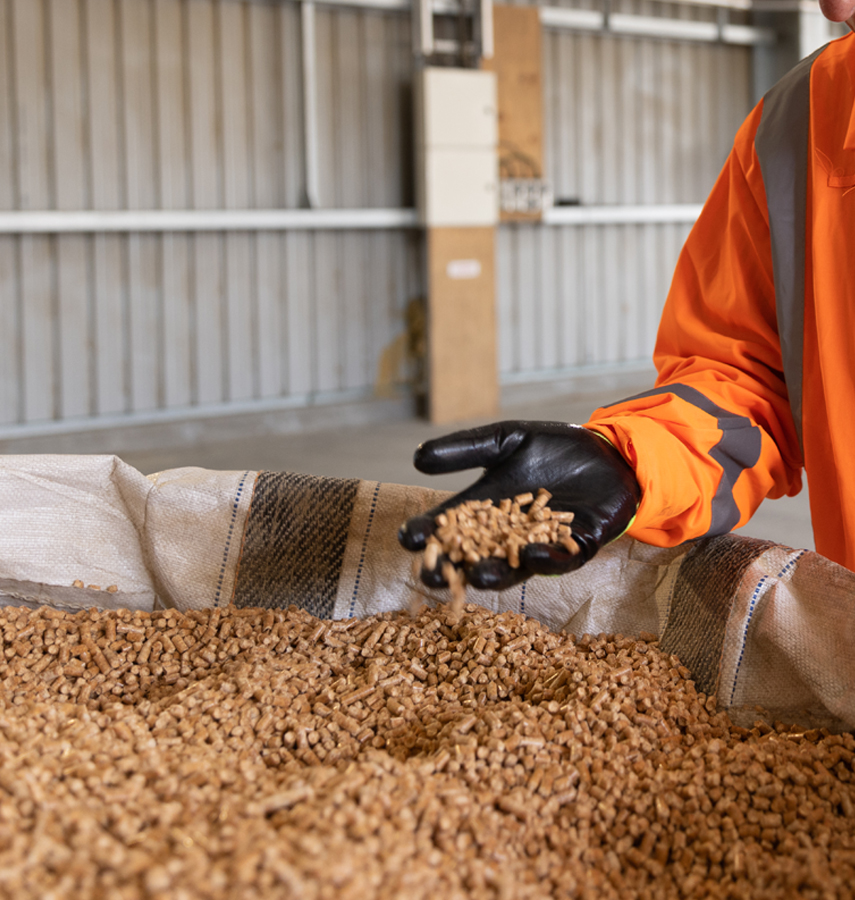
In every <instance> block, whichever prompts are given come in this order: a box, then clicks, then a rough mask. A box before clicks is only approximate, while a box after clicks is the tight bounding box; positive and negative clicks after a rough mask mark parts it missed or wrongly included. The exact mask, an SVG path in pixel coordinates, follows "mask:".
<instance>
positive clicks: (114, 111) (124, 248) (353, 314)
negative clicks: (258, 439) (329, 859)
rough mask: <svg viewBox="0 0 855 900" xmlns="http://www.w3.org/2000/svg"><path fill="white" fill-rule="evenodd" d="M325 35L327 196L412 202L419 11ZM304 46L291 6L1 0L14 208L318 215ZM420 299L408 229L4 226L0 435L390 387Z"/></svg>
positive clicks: (362, 202) (6, 151)
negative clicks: (381, 377)
mask: <svg viewBox="0 0 855 900" xmlns="http://www.w3.org/2000/svg"><path fill="white" fill-rule="evenodd" d="M318 22H319V28H318V46H317V50H318V64H319V69H320V72H321V73H322V76H323V77H322V88H323V90H322V94H321V97H320V105H319V113H320V123H321V127H322V137H323V142H322V148H323V152H324V158H323V167H322V172H321V175H322V178H321V185H322V200H323V202H324V205H326V206H335V207H354V208H363V207H369V206H391V207H395V206H411V205H412V202H413V200H412V189H411V181H412V179H411V177H410V164H409V162H408V160H409V156H410V155H411V154H410V150H409V148H410V138H409V134H410V130H411V122H410V111H409V99H408V96H409V82H410V67H411V55H410V54H411V50H410V45H409V22H408V19H407V17H405V16H402V15H401V14H400V13H383V12H378V11H365V12H361V11H354V10H346V9H343V10H322V11H319V13H318ZM299 38H300V10H299V5H298V4H296V3H290V2H276V3H274V2H269V3H264V2H251V3H247V2H236V0H0V209H5V210H15V209H18V210H45V209H68V210H80V209H159V208H160V209H244V208H293V207H298V206H300V204H301V201H302V199H303V198H302V193H303V182H304V159H303V151H302V115H303V113H302V93H301V57H300V44H299ZM409 268H412V269H413V272H412V273H410V272H409V271H408V269H409ZM421 292H422V285H421V264H420V253H419V248H418V240H417V236H416V235H414V234H412V233H406V232H396V231H379V232H371V233H369V232H354V233H346V232H305V233H297V232H279V233H277V232H259V233H248V232H233V233H204V234H201V233H200V234H181V233H164V234H154V235H152V234H126V235H63V236H28V235H21V236H7V237H3V238H0V424H5V425H10V424H15V423H38V422H44V421H47V420H56V419H79V418H82V417H97V416H103V415H112V414H121V413H130V414H133V413H150V412H152V411H158V410H168V409H170V408H175V409H181V408H183V407H187V406H191V405H209V404H216V405H220V404H224V403H225V404H229V403H246V402H247V401H250V402H251V401H253V400H262V401H270V400H276V399H277V398H281V399H282V400H283V401H286V402H287V401H292V400H293V401H294V402H298V403H299V402H309V401H310V399H311V398H312V397H313V396H316V395H318V394H336V393H348V392H349V393H351V394H352V393H353V392H357V393H359V392H363V393H370V392H371V391H372V390H373V389H374V386H375V382H376V380H377V378H378V368H379V366H380V363H381V358H382V356H383V353H384V351H386V350H387V349H388V348H389V347H390V346H392V345H394V344H395V342H396V341H398V342H400V340H401V335H402V334H403V332H404V328H405V322H404V319H405V314H404V312H405V309H406V305H407V303H408V302H409V301H410V300H411V299H412V298H413V296H415V295H417V294H419V293H421Z"/></svg>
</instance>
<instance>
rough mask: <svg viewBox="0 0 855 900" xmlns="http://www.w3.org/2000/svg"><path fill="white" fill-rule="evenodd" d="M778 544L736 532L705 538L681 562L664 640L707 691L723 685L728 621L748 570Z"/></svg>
mask: <svg viewBox="0 0 855 900" xmlns="http://www.w3.org/2000/svg"><path fill="white" fill-rule="evenodd" d="M774 546H776V544H775V543H774V541H763V540H759V539H757V538H749V537H744V536H742V535H736V534H724V535H720V536H718V537H712V538H703V539H701V540H699V541H697V542H696V543H695V545H694V546H693V547H692V549H691V550H689V552H688V553H687V554H686V558H685V559H684V560H683V562H682V563H681V565H680V570H679V572H678V574H677V580H676V582H675V584H674V589H673V591H672V594H671V608H670V611H669V614H668V621H667V622H666V623H665V628H664V629H663V632H662V637H661V638H660V641H659V646H660V648H661V649H662V650H664V651H665V652H666V653H676V654H677V656H679V657H680V662H682V664H683V665H684V666H685V667H686V668H687V669H688V670H689V671H690V672H691V673H692V678H693V679H694V682H695V686H696V687H697V689H698V690H699V691H703V692H704V693H705V694H707V695H714V694H715V693H716V691H717V690H718V680H719V674H720V669H721V653H722V648H723V647H724V636H725V630H726V628H727V621H728V619H729V618H730V612H731V609H732V608H733V603H734V600H735V599H736V592H737V589H738V588H739V584H740V582H741V581H742V577H743V575H744V574H745V570H746V569H747V568H748V566H750V565H751V563H752V562H754V560H755V559H757V557H758V556H760V555H761V554H763V553H765V552H766V550H768V549H769V548H770V547H774Z"/></svg>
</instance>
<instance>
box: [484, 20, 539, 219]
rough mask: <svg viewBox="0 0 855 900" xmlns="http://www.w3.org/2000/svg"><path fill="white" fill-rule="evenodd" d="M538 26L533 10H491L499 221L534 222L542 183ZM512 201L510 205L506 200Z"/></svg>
mask: <svg viewBox="0 0 855 900" xmlns="http://www.w3.org/2000/svg"><path fill="white" fill-rule="evenodd" d="M541 35H542V26H541V24H540V15H539V13H538V9H537V7H536V6H501V5H495V6H494V7H493V36H494V37H493V39H494V45H495V51H494V55H493V58H492V59H489V60H484V62H483V63H482V67H483V68H484V69H487V70H491V71H493V72H495V73H496V81H497V93H498V101H499V114H498V125H499V177H500V178H501V179H502V193H503V196H502V199H503V201H504V202H503V204H502V210H501V220H502V221H503V222H513V221H517V222H525V221H529V222H531V221H538V220H539V219H540V218H541V213H542V206H541V201H542V196H543V190H544V187H545V185H543V64H542V52H541ZM509 195H510V198H511V199H513V200H514V201H515V202H511V203H508V199H509Z"/></svg>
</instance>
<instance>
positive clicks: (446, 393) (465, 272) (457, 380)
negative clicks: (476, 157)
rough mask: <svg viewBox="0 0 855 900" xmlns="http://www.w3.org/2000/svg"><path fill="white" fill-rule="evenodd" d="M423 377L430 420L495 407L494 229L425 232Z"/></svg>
mask: <svg viewBox="0 0 855 900" xmlns="http://www.w3.org/2000/svg"><path fill="white" fill-rule="evenodd" d="M427 249H428V276H429V284H430V296H429V298H428V377H429V385H430V390H429V400H428V405H429V409H428V412H429V415H430V420H431V422H437V423H444V422H455V421H458V420H461V419H470V418H478V417H491V416H494V415H496V413H497V412H498V409H499V378H498V365H497V358H496V313H495V293H496V284H495V282H496V278H495V229H494V228H490V227H485V228H475V227H458V228H429V229H428V232H427Z"/></svg>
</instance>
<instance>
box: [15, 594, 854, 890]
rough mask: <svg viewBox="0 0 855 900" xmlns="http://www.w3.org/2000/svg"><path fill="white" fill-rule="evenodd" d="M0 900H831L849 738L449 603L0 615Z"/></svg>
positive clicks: (641, 643) (623, 644)
mask: <svg viewBox="0 0 855 900" xmlns="http://www.w3.org/2000/svg"><path fill="white" fill-rule="evenodd" d="M0 634H2V642H0V651H2V652H0V896H2V897H14V898H31V897H32V898H36V897H38V898H45V897H55V898H59V897H72V896H74V897H77V896H86V897H105V898H106V897H111V898H112V897H122V898H164V900H165V898H188V900H194V898H234V897H240V898H276V897H282V898H286V897H287V898H294V897H300V898H310V900H313V898H319V900H320V898H331V900H332V898H336V900H338V898H343V900H348V898H425V900H427V898H434V897H437V896H442V897H448V898H455V900H456V898H459V900H463V898H476V900H478V898H552V897H555V898H559V897H560V898H565V897H571V898H572V897H579V898H702V897H703V898H709V897H712V898H773V897H774V898H780V897H788V896H799V897H808V898H814V897H815V898H829V897H841V898H842V897H848V896H851V890H852V889H851V885H852V883H853V877H855V837H853V834H855V818H853V816H855V796H853V769H852V763H853V759H855V740H853V737H852V736H851V735H849V734H841V735H834V734H829V733H828V732H826V731H804V730H802V729H798V728H788V727H785V726H783V725H778V726H774V725H769V724H764V723H760V722H758V724H757V725H756V726H755V727H754V728H752V729H744V728H739V727H737V726H735V725H734V724H733V723H732V722H731V721H730V720H729V719H728V717H727V716H726V715H725V714H723V713H717V712H716V711H715V710H714V706H713V703H712V701H711V700H710V699H708V698H706V697H705V696H703V695H702V694H700V693H698V692H697V691H696V690H695V688H694V686H693V684H692V682H691V681H690V680H689V679H688V673H687V671H686V669H684V668H683V667H682V666H681V665H680V662H679V660H677V659H676V658H675V657H673V656H668V655H666V654H664V653H663V652H662V651H660V650H659V649H658V647H657V644H656V642H655V640H654V639H653V638H652V636H650V635H643V636H642V637H643V638H645V639H631V638H626V637H621V636H619V635H612V636H609V635H598V636H591V635H583V636H582V637H580V638H579V639H575V638H573V636H571V635H566V634H556V633H552V632H550V631H548V630H547V629H545V628H543V627H541V626H540V625H539V624H538V623H537V622H536V621H534V620H531V619H526V618H525V617H523V616H521V615H513V614H509V613H504V614H502V615H493V614H490V613H488V612H487V611H486V610H484V609H481V608H479V607H477V606H474V605H467V606H466V608H465V610H464V615H463V616H462V617H459V618H458V617H455V616H453V615H452V614H451V611H450V610H448V609H447V608H444V607H442V608H439V609H423V610H422V611H421V612H420V613H419V614H418V615H417V616H410V615H408V614H406V613H401V614H395V615H383V616H378V617H373V618H369V619H365V620H361V621H357V620H346V621H339V622H327V621H323V622H322V621H320V620H318V619H315V618H313V617H312V616H310V615H308V614H307V613H305V612H303V611H300V610H298V609H296V608H294V607H292V608H290V609H288V610H273V611H271V610H254V609H251V610H236V609H224V610H206V611H199V612H189V613H187V614H184V615H182V614H180V613H178V612H176V611H171V610H170V611H166V612H156V613H151V614H146V613H139V612H128V611H119V612H101V611H96V610H90V611H87V612H81V613H78V614H77V615H69V614H65V613H60V612H56V611H51V610H47V609H43V610H39V611H30V610H27V609H15V608H5V609H2V610H0Z"/></svg>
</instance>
